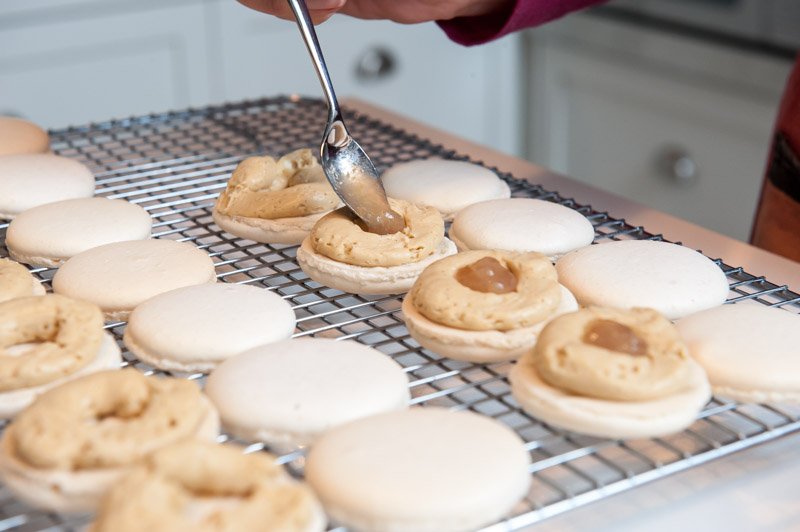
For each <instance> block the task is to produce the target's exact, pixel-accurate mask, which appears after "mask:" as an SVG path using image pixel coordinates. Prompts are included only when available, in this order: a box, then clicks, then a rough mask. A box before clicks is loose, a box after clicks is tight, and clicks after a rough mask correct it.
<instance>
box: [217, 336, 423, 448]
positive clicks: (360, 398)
mask: <svg viewBox="0 0 800 532" xmlns="http://www.w3.org/2000/svg"><path fill="white" fill-rule="evenodd" d="M205 391H206V394H207V395H208V396H209V398H210V399H211V401H212V402H213V403H214V405H215V406H216V407H217V409H218V410H219V412H220V415H221V417H222V422H223V425H224V426H225V427H226V428H227V429H228V430H230V431H231V432H232V433H233V434H235V435H237V436H239V437H240V438H243V439H245V440H248V441H259V440H260V441H266V442H267V443H269V444H270V445H272V446H274V447H278V448H281V449H282V448H290V447H294V446H298V445H307V444H309V443H312V442H313V441H314V440H315V439H316V438H317V437H318V436H319V435H320V434H321V433H322V432H324V431H325V430H328V429H330V428H331V427H334V426H337V425H340V424H342V423H345V422H348V421H352V420H354V419H358V418H361V417H365V416H369V415H372V414H376V413H380V412H387V411H393V410H400V409H405V408H406V407H407V406H408V401H409V391H408V378H407V377H406V374H405V372H404V371H403V370H402V368H401V367H400V365H398V364H397V363H396V362H394V361H393V360H392V359H391V358H390V357H388V356H386V355H384V354H383V353H381V352H380V351H377V350H375V349H373V348H371V347H369V346H366V345H363V344H360V343H358V342H354V341H335V340H332V339H325V338H305V339H299V340H285V341H282V342H276V343H272V344H269V345H264V346H261V347H257V348H255V349H252V350H250V351H247V352H245V353H242V354H240V355H237V356H235V357H233V358H230V359H228V360H226V361H225V362H223V363H222V364H220V365H219V366H218V367H217V368H216V369H215V370H214V371H213V372H212V373H211V375H210V376H209V378H208V382H207V384H206V389H205Z"/></svg>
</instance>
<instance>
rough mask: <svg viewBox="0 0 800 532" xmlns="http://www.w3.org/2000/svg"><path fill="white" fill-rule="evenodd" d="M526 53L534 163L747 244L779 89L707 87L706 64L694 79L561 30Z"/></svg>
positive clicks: (711, 81) (709, 81)
mask: <svg viewBox="0 0 800 532" xmlns="http://www.w3.org/2000/svg"><path fill="white" fill-rule="evenodd" d="M584 37H585V35H584ZM648 44H650V43H648V41H647V39H646V38H641V40H640V42H638V45H639V46H641V47H642V48H643V49H648ZM531 46H532V48H531V52H532V53H531V58H530V61H531V62H530V66H531V72H532V80H531V91H532V92H531V95H530V98H531V100H532V113H531V116H530V125H531V131H532V132H533V135H532V138H531V143H530V145H529V154H530V156H531V158H532V159H533V160H535V161H536V162H538V163H540V164H543V165H545V166H549V167H551V168H553V169H555V170H557V171H560V172H563V173H566V174H567V175H570V176H573V177H575V178H577V179H579V180H581V181H584V182H587V183H590V184H593V185H595V186H598V187H600V188H603V189H606V190H609V191H611V192H614V193H616V194H619V195H621V196H624V197H626V198H629V199H632V200H635V201H638V202H640V203H643V204H645V205H648V206H650V207H655V208H657V209H659V210H663V211H666V212H669V213H672V214H675V215H677V216H680V217H682V218H685V219H688V220H691V221H693V222H695V223H698V224H700V225H703V226H705V227H709V228H711V229H714V230H717V231H719V232H722V233H725V234H728V235H730V236H733V237H735V238H739V239H747V238H748V235H749V230H750V225H751V222H752V216H753V213H754V209H755V206H756V202H757V199H758V192H759V189H760V185H761V179H762V176H763V172H764V164H765V161H766V157H767V150H768V146H769V143H770V137H771V130H772V125H773V120H774V116H775V113H776V110H777V105H778V96H777V94H779V93H780V89H777V90H776V92H775V93H767V92H759V91H755V90H749V89H748V90H745V89H743V88H742V87H740V86H737V85H736V84H734V83H721V82H716V81H719V80H716V81H715V80H714V78H713V65H712V64H709V66H708V68H707V71H706V73H705V75H703V76H697V75H695V74H694V73H691V71H690V72H681V70H680V69H676V68H674V67H673V66H674V65H671V66H670V67H665V66H664V64H661V63H659V62H658V61H656V60H652V59H650V60H647V61H642V60H641V58H637V57H636V52H637V51H636V49H633V50H631V51H629V52H628V53H627V54H624V53H609V52H608V51H607V50H603V49H602V48H601V47H600V46H594V47H588V46H585V45H584V43H581V44H576V43H573V42H570V40H569V39H568V38H566V37H565V34H564V33H560V34H559V36H558V37H557V38H554V39H539V40H534V41H533V43H532V45H531ZM650 48H652V47H650ZM663 51H664V52H665V53H668V52H669V50H667V49H665V50H663ZM672 59H673V60H674V59H675V58H672ZM696 61H698V58H697V57H693V58H692V62H693V63H694V62H696ZM787 69H788V65H787ZM777 83H778V84H780V83H782V80H779V81H777ZM745 85H746V84H745Z"/></svg>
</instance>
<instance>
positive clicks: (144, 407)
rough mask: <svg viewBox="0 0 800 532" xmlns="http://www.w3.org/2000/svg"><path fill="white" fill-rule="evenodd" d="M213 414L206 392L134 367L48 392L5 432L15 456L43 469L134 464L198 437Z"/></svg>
mask: <svg viewBox="0 0 800 532" xmlns="http://www.w3.org/2000/svg"><path fill="white" fill-rule="evenodd" d="M207 414H208V408H207V406H206V403H204V402H203V399H202V395H201V393H200V388H198V386H197V385H196V384H195V383H193V382H191V381H187V380H184V379H170V378H156V377H146V376H145V375H143V374H142V373H140V372H139V371H137V370H135V369H132V368H131V369H125V370H121V371H104V372H99V373H93V374H91V375H87V376H85V377H81V378H79V379H76V380H73V381H69V382H67V383H65V384H62V385H60V386H58V387H57V388H53V389H52V390H50V391H48V392H46V393H45V394H43V395H41V396H40V397H39V398H38V399H37V400H36V401H35V402H34V403H33V404H32V405H31V406H30V407H28V408H27V409H26V410H24V411H22V413H21V414H20V415H19V416H18V417H17V418H16V419H15V420H14V422H13V423H12V424H11V425H10V426H9V427H8V428H7V429H6V434H5V437H7V438H9V437H10V438H11V442H12V448H13V450H14V454H15V455H16V457H17V458H18V459H19V460H21V461H23V462H24V463H26V464H28V465H30V466H32V467H36V468H41V469H59V470H73V471H74V470H82V469H96V468H103V467H114V466H120V465H126V464H130V463H133V462H134V461H136V460H137V459H138V458H140V457H142V456H144V455H146V454H147V453H149V452H151V451H153V450H154V449H158V448H160V447H163V446H164V445H167V444H170V443H173V442H176V441H178V440H180V439H183V438H185V437H189V436H193V435H195V434H196V432H197V430H198V427H199V426H200V425H201V423H202V421H203V419H204V417H205V416H206V415H207Z"/></svg>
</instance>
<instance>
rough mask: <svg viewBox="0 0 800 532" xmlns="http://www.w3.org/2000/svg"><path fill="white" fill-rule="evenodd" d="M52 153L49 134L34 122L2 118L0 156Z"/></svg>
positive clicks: (8, 117)
mask: <svg viewBox="0 0 800 532" xmlns="http://www.w3.org/2000/svg"><path fill="white" fill-rule="evenodd" d="M48 151H50V138H49V137H48V135H47V132H46V131H45V130H44V129H42V128H40V127H39V126H37V125H36V124H34V123H32V122H28V121H27V120H23V119H21V118H16V117H13V116H0V156H6V155H20V154H25V153H46V152H48Z"/></svg>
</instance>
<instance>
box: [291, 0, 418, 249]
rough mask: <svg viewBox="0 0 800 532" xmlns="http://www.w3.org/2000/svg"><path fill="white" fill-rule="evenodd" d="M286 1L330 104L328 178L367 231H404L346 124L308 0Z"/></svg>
mask: <svg viewBox="0 0 800 532" xmlns="http://www.w3.org/2000/svg"><path fill="white" fill-rule="evenodd" d="M287 1H288V2H289V6H290V7H291V8H292V11H293V12H294V16H295V18H296V19H297V26H298V27H299V28H300V33H301V34H302V35H303V40H304V41H305V43H306V47H307V48H308V53H309V54H310V55H311V60H312V62H313V63H314V68H315V69H316V71H317V76H318V77H319V82H320V84H321V85H322V91H323V92H324V93H325V98H326V99H327V101H328V123H327V125H326V126H325V134H324V136H323V137H322V146H321V147H320V161H321V162H322V168H323V169H324V170H325V175H326V176H327V177H328V181H330V183H331V186H332V187H333V190H334V191H336V194H338V195H339V197H340V198H341V199H342V201H343V202H344V204H345V205H347V206H348V207H350V210H352V211H353V212H354V213H355V214H356V216H358V217H359V218H361V220H363V221H364V223H365V224H366V226H367V230H369V231H371V232H373V233H378V234H389V233H396V232H398V231H401V230H402V229H403V228H404V227H405V221H404V220H403V217H402V216H401V215H399V214H398V213H396V212H394V211H393V210H392V209H391V207H390V206H389V201H388V200H387V199H386V191H385V190H384V189H383V184H382V183H381V180H380V176H379V175H378V171H377V170H376V169H375V165H374V164H372V161H371V160H370V158H369V157H368V156H367V154H366V153H365V152H364V150H363V149H362V148H361V146H360V145H359V144H358V142H356V141H355V139H353V137H351V136H350V133H348V131H347V128H346V127H345V125H344V120H343V119H342V113H341V110H340V109H339V102H338V101H337V100H336V94H335V93H334V91H333V84H332V83H331V78H330V76H329V75H328V67H327V66H326V65H325V58H324V57H323V56H322V50H321V49H320V46H319V41H318V40H317V33H316V31H314V25H313V24H312V22H311V17H309V15H308V9H307V8H306V3H305V0H287Z"/></svg>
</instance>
